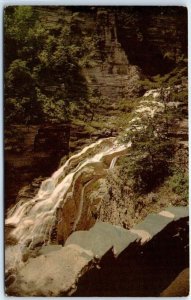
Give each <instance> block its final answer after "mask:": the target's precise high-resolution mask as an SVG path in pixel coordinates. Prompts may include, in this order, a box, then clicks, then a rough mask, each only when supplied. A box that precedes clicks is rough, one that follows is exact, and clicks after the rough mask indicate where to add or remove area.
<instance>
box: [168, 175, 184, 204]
mask: <svg viewBox="0 0 191 300" xmlns="http://www.w3.org/2000/svg"><path fill="white" fill-rule="evenodd" d="M168 186H169V187H170V188H171V189H172V191H173V192H174V193H176V194H178V195H179V196H181V198H182V199H183V200H188V192H189V191H188V187H189V185H188V174H186V173H184V172H182V171H181V170H178V171H176V172H175V173H174V174H173V175H172V176H171V177H170V179H169V181H168Z"/></svg>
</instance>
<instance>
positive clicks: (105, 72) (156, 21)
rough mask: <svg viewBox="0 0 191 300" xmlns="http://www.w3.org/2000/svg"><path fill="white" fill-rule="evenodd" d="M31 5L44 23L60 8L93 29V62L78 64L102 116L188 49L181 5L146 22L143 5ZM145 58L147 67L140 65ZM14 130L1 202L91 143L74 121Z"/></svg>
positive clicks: (54, 20) (59, 14)
mask: <svg viewBox="0 0 191 300" xmlns="http://www.w3.org/2000/svg"><path fill="white" fill-rule="evenodd" d="M36 9H37V10H39V12H40V14H41V17H42V18H43V19H44V20H45V22H46V24H47V28H48V27H49V26H51V28H52V27H54V26H55V28H56V25H57V24H58V22H60V21H62V18H64V16H63V10H64V11H66V12H65V17H66V16H72V15H73V14H74V13H76V12H77V13H79V17H80V18H81V19H80V22H81V23H82V24H83V27H84V28H88V32H89V34H90V35H91V34H92V32H95V33H96V34H97V37H98V41H97V44H96V45H97V49H96V55H95V58H94V61H93V64H92V65H91V66H88V67H87V66H83V67H82V70H81V71H82V75H83V77H84V81H85V82H86V85H87V87H88V88H90V89H92V90H98V91H99V93H100V94H99V95H100V97H101V96H103V97H104V98H105V99H107V100H106V101H107V107H106V109H105V111H103V112H101V113H102V114H103V115H104V114H106V115H107V112H108V111H109V110H111V109H112V106H115V107H116V108H117V107H118V100H119V99H121V98H125V99H127V100H126V101H132V100H131V99H132V98H133V97H134V96H137V95H138V94H139V93H140V88H139V79H140V78H141V77H142V76H143V75H144V73H149V72H148V70H150V71H151V72H150V73H155V74H157V73H160V72H165V71H169V69H170V68H172V67H173V64H174V62H175V61H176V58H177V56H178V55H179V54H180V53H183V54H184V53H186V51H187V49H186V44H187V43H186V40H185V39H186V38H185V36H186V35H185V34H183V33H184V32H185V24H186V9H184V8H182V10H181V14H180V18H179V17H177V14H176V8H174V10H173V8H169V11H168V8H165V9H166V10H167V13H166V12H164V11H163V10H162V9H160V8H158V9H157V8H155V9H154V8H153V9H152V10H151V11H150V13H149V14H150V15H149V18H147V19H148V22H147V23H145V18H144V16H145V14H146V13H148V11H147V10H146V8H144V9H139V10H138V12H136V8H133V7H132V8H131V7H123V8H119V7H116V8H112V7H109V8H105V7H67V9H66V8H64V7H52V8H51V7H44V8H43V9H42V8H40V9H39V8H36ZM133 10H135V14H134V19H132V18H129V14H130V13H131V12H132V11H133ZM172 12H173V13H172ZM123 23H124V24H123ZM122 25H124V26H122ZM172 33H173V34H172ZM76 34H78V33H77V32H76ZM167 41H170V42H167ZM171 45H173V47H174V48H173V49H171ZM170 49H171V50H170ZM151 50H152V51H151ZM169 51H171V52H170V55H171V58H170V59H169V58H168V55H166V56H165V53H169ZM173 55H174V56H173ZM144 62H146V64H147V66H144V65H143V64H142V63H144ZM161 66H162V69H161ZM60 77H64V72H61V73H60ZM56 84H58V83H55V80H54V79H53V78H52V81H51V80H50V79H49V82H48V85H47V86H45V89H47V90H49V91H51V92H52V93H54V91H55V89H62V84H61V85H59V84H58V85H56ZM71 89H72V87H71ZM76 92H77V91H76ZM128 99H130V100H128ZM107 117H108V118H109V117H110V116H107ZM119 117H120V111H119ZM13 129H14V130H15V131H17V132H20V133H19V135H20V136H22V138H21V139H20V137H19V136H18V137H17V133H15V137H14V136H6V133H5V190H6V191H5V197H6V200H5V202H6V206H9V205H10V204H11V203H14V202H15V200H16V196H17V193H18V191H19V189H20V188H21V187H23V186H25V185H27V184H29V183H30V182H31V181H32V180H33V179H34V178H36V177H39V176H42V177H46V176H50V175H51V173H52V172H53V171H54V170H55V169H56V168H57V166H58V164H59V161H60V159H61V158H62V157H63V156H65V155H68V154H69V152H75V151H77V150H80V149H81V148H82V147H83V146H84V145H85V144H87V143H89V144H90V143H91V142H92V135H91V134H90V133H88V132H86V131H84V129H83V128H80V127H75V126H74V127H72V128H71V132H70V129H69V126H68V125H60V126H58V125H56V124H49V125H47V126H44V127H43V126H41V125H34V126H30V127H28V128H27V127H25V126H24V125H17V126H15V128H14V126H13ZM14 130H13V131H14ZM13 135H14V133H13ZM69 136H70V145H69ZM103 136H104V134H103ZM98 137H100V133H99V132H97V133H96V130H95V131H94V137H93V140H95V139H96V138H98ZM19 139H20V140H19ZM88 139H89V141H88ZM34 185H35V184H34ZM37 186H38V184H37Z"/></svg>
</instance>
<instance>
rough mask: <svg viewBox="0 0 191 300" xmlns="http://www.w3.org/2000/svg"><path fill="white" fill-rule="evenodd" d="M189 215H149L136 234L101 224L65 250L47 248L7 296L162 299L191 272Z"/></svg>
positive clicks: (77, 235) (173, 211)
mask: <svg viewBox="0 0 191 300" xmlns="http://www.w3.org/2000/svg"><path fill="white" fill-rule="evenodd" d="M188 213H189V210H188V207H173V206H171V207H168V208H167V209H165V210H164V211H162V212H160V213H159V214H149V215H148V216H147V217H146V218H145V220H144V221H142V222H141V223H139V224H137V225H135V226H134V227H133V228H132V229H130V230H126V229H124V228H121V227H119V226H113V225H111V224H108V223H104V222H100V221H98V222H97V223H96V224H95V225H94V226H93V227H92V228H91V229H90V230H89V231H77V232H74V233H73V234H71V235H70V236H69V238H68V239H67V240H66V243H65V246H64V247H62V246H61V245H58V246H56V245H52V246H51V245H49V246H45V247H43V248H41V250H40V252H39V256H37V257H36V258H32V259H30V260H29V261H28V263H27V264H26V265H25V266H24V267H23V268H21V270H20V271H19V273H18V275H17V277H16V279H15V281H14V282H13V284H12V285H10V286H9V288H8V291H7V292H8V294H9V295H20V296H66V295H67V296H71V295H72V296H159V295H160V293H161V292H162V291H163V290H164V289H166V287H168V286H169V284H171V282H172V281H173V280H174V278H175V277H176V276H177V274H179V273H180V272H181V271H182V270H183V269H185V268H186V267H188V261H189V260H188ZM39 265H42V268H39V267H37V266H39ZM43 270H45V272H44V271H43ZM37 278H38V280H37ZM183 296H184V295H183Z"/></svg>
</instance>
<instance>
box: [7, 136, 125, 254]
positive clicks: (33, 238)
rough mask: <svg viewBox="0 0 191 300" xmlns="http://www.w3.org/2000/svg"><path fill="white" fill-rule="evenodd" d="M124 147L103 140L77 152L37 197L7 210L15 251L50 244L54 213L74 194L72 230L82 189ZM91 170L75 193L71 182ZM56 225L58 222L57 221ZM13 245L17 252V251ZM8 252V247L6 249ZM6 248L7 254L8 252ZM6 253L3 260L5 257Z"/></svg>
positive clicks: (73, 184) (78, 213) (108, 140)
mask: <svg viewBox="0 0 191 300" xmlns="http://www.w3.org/2000/svg"><path fill="white" fill-rule="evenodd" d="M126 148H127V146H124V145H119V144H118V143H117V141H116V139H115V138H113V137H111V138H105V139H101V140H98V141H97V142H96V143H93V144H91V145H90V146H87V147H85V148H84V149H83V150H82V151H81V152H79V153H78V154H75V155H73V156H71V157H70V158H69V159H68V160H67V161H66V163H65V164H64V165H63V166H62V167H60V168H59V169H58V170H57V171H56V172H55V173H54V174H53V175H52V176H51V177H50V178H48V179H47V180H45V181H44V182H42V184H41V187H40V189H39V191H38V193H37V195H36V196H35V197H34V198H33V199H32V200H30V201H27V202H23V201H19V202H18V203H16V205H15V206H14V207H13V208H12V209H10V210H9V212H8V218H7V219H6V221H5V225H6V226H9V227H11V228H12V231H11V233H10V235H11V236H12V237H14V238H15V239H16V240H17V243H18V245H19V249H20V250H22V249H23V248H25V247H27V248H29V249H34V248H35V245H37V244H39V243H41V244H49V243H51V233H52V230H53V228H54V225H55V222H56V217H57V214H56V212H57V209H58V208H61V207H63V206H64V205H65V203H66V202H67V201H68V195H70V197H71V193H72V194H74V193H76V192H77V193H78V192H79V195H78V198H79V201H80V204H79V206H78V212H77V215H76V219H75V220H74V225H73V230H75V229H76V226H77V224H78V222H79V220H80V217H81V213H82V209H83V198H84V189H85V187H86V185H87V184H88V183H91V182H92V181H93V179H94V177H95V178H97V177H96V170H98V173H99V174H100V172H101V171H103V170H101V169H104V170H107V169H109V168H111V167H113V166H114V164H115V161H116V159H115V158H117V157H118V156H119V155H120V154H121V153H124V151H126ZM91 167H94V172H93V173H92V175H91V174H90V175H91V177H92V178H91V179H90V180H89V181H88V183H86V184H85V185H84V187H83V188H82V189H81V193H80V190H79V191H78V190H77V191H76V190H75V189H76V187H75V182H76V181H77V179H78V178H79V176H81V175H82V174H83V172H84V170H86V169H87V168H91ZM58 221H59V220H58ZM18 245H17V248H18ZM8 248H9V247H8ZM10 251H11V250H10V248H9V250H8V253H9V252H10ZM8 253H6V256H7V255H8Z"/></svg>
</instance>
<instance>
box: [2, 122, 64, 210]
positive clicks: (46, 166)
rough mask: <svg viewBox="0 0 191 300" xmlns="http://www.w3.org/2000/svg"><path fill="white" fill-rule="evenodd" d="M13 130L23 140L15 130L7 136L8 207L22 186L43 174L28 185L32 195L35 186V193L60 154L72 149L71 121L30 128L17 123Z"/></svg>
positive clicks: (6, 197) (6, 173)
mask: <svg viewBox="0 0 191 300" xmlns="http://www.w3.org/2000/svg"><path fill="white" fill-rule="evenodd" d="M12 130H14V131H16V132H19V134H20V136H21V140H20V141H19V140H18V138H17V137H16V135H15V134H14V135H13V136H12V137H9V138H8V139H7V140H5V190H6V193H5V204H6V207H9V206H10V204H12V203H14V202H15V200H16V196H17V193H18V191H19V190H20V189H21V188H22V187H24V186H26V185H28V184H29V183H31V181H32V180H33V179H34V178H37V177H42V178H41V179H40V178H39V180H38V183H37V182H34V183H33V184H32V186H31V187H30V188H29V190H30V193H32V195H31V196H33V190H34V193H35V192H36V189H38V187H39V184H40V182H41V181H42V179H43V177H46V176H50V174H51V173H52V172H53V171H54V170H55V169H56V168H57V166H58V164H59V161H60V159H61V157H63V156H64V155H68V153H69V136H70V127H69V126H68V125H60V126H58V125H57V126H56V125H54V126H43V127H42V126H37V125H36V126H30V127H29V128H27V127H26V126H24V125H17V126H13V128H12ZM33 185H34V186H33ZM30 193H29V194H30ZM25 195H26V191H25ZM20 196H21V195H20ZM29 198H30V195H29Z"/></svg>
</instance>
